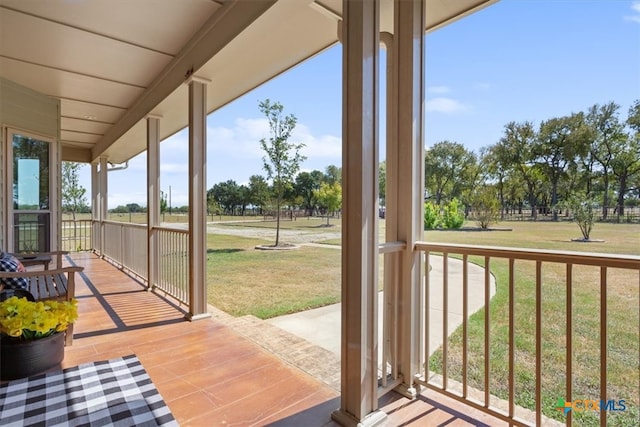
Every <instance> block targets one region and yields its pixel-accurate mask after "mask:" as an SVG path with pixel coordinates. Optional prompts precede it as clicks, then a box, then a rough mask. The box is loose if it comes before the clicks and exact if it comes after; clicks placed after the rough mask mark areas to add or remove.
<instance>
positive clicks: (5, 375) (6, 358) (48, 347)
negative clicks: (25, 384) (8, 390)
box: [0, 332, 64, 380]
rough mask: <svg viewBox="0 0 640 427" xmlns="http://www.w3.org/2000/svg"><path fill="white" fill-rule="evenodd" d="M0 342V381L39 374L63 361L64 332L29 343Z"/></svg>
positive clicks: (4, 340) (5, 340)
mask: <svg viewBox="0 0 640 427" xmlns="http://www.w3.org/2000/svg"><path fill="white" fill-rule="evenodd" d="M5 338H6V337H3V339H2V340H1V341H0V379H2V380H15V379H17V378H25V377H30V376H32V375H35V374H39V373H41V372H44V371H46V370H48V369H51V368H53V367H54V366H56V365H58V364H59V363H60V362H62V359H64V332H58V333H55V334H53V335H51V336H48V337H46V338H40V339H37V340H30V341H14V340H11V339H5Z"/></svg>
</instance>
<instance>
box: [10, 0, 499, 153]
mask: <svg viewBox="0 0 640 427" xmlns="http://www.w3.org/2000/svg"><path fill="white" fill-rule="evenodd" d="M496 1H497V0H427V8H426V9H427V11H426V22H427V28H426V30H427V31H430V30H434V29H437V28H438V27H440V26H443V25H446V24H447V23H449V22H451V21H453V20H455V19H458V18H460V17H462V16H464V15H466V14H469V13H472V12H474V11H475V10H477V9H479V8H481V7H484V6H486V5H489V4H491V3H494V2H496ZM392 5H393V1H392V0H383V6H382V16H381V20H382V23H381V24H382V29H383V31H391V29H392V23H393V7H392ZM341 15H342V0H315V1H314V0H262V1H243V0H180V1H175V0H136V1H126V2H125V1H118V2H113V1H112V0H83V1H72V0H47V1H35V0H34V1H24V0H0V76H1V77H4V78H6V79H8V80H11V81H14V82H16V83H18V84H21V85H23V86H26V87H29V88H31V89H33V90H36V91H38V92H41V93H44V94H46V95H49V96H52V97H55V98H59V99H60V102H61V134H60V140H61V142H62V146H63V160H76V161H85V162H88V161H92V160H95V159H97V158H98V157H100V156H107V157H108V159H109V161H110V162H112V163H121V162H124V161H126V160H128V159H130V158H131V157H133V156H135V155H137V154H139V153H140V152H142V151H144V150H145V149H146V136H145V134H146V131H145V121H144V118H145V117H146V116H147V115H148V114H153V115H160V116H162V120H161V126H160V128H161V129H160V132H161V138H162V139H164V138H167V137H168V136H170V135H172V134H174V133H176V132H178V131H179V130H181V129H183V128H184V127H186V126H187V124H188V116H187V113H188V111H187V99H188V95H187V86H186V85H185V84H184V82H185V80H186V78H187V77H188V76H189V75H191V74H193V75H195V76H197V77H200V78H205V79H208V80H211V83H210V85H209V86H210V87H209V90H208V99H207V111H208V112H209V113H211V112H213V111H215V110H217V109H219V108H220V107H222V106H224V105H226V104H227V103H229V102H231V101H233V100H234V99H236V98H238V97H239V96H241V95H243V94H245V93H247V92H248V91H250V90H251V89H253V88H255V87H257V86H259V85H260V84H262V83H264V82H266V81H268V80H269V79H272V78H273V77H275V76H277V75H278V74H280V73H282V72H284V71H286V70H288V69H289V68H291V67H293V66H295V65H296V64H298V63H300V62H302V61H304V60H306V59H308V58H310V57H312V56H314V55H316V54H317V53H319V52H321V51H323V50H325V49H327V48H328V47H330V46H332V45H334V44H335V43H337V42H338V38H337V23H338V20H339V19H340V17H341Z"/></svg>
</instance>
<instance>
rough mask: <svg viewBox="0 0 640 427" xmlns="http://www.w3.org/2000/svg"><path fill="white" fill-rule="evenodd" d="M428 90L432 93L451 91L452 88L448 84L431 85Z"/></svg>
mask: <svg viewBox="0 0 640 427" xmlns="http://www.w3.org/2000/svg"><path fill="white" fill-rule="evenodd" d="M427 92H430V93H449V92H451V89H449V87H448V86H429V87H428V88H427Z"/></svg>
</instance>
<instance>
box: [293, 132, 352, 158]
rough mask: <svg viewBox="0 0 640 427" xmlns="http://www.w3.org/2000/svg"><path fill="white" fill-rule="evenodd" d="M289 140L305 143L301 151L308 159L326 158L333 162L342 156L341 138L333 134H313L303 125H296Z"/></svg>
mask: <svg viewBox="0 0 640 427" xmlns="http://www.w3.org/2000/svg"><path fill="white" fill-rule="evenodd" d="M291 140H292V142H302V143H303V144H304V145H305V146H304V148H303V149H302V150H301V153H302V154H303V155H305V156H306V157H307V158H309V159H316V158H323V159H325V158H326V159H331V160H333V161H334V163H335V162H339V161H340V158H341V157H342V138H340V137H337V136H334V135H320V136H314V135H312V134H311V131H310V130H309V128H308V127H306V126H305V125H301V124H299V125H297V126H296V129H295V131H294V133H293V135H292V137H291ZM328 164H329V163H327V165H328Z"/></svg>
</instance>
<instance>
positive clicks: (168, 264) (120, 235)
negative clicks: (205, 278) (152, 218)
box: [93, 221, 189, 304]
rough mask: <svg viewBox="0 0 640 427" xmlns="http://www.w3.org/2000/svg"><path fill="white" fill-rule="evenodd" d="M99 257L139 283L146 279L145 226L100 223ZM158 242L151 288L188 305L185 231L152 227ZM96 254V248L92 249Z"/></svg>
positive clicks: (97, 226)
mask: <svg viewBox="0 0 640 427" xmlns="http://www.w3.org/2000/svg"><path fill="white" fill-rule="evenodd" d="M100 227H101V226H100V223H99V222H94V224H93V232H94V233H100V232H101V231H100ZM102 227H103V230H102V231H103V232H102V233H101V234H99V235H101V236H103V239H104V241H103V242H102V247H103V253H102V254H101V255H102V256H104V257H106V258H108V259H109V260H110V261H111V262H113V263H114V264H117V265H119V266H121V267H122V268H123V269H126V270H127V271H128V272H130V273H133V274H135V275H136V276H138V277H139V278H140V279H142V280H143V281H145V282H147V283H148V281H149V277H148V243H147V242H148V238H147V226H146V225H145V224H132V223H125V222H116V221H103V222H102ZM153 232H154V233H156V237H157V241H158V265H159V268H158V278H157V282H156V283H154V284H151V285H152V286H153V287H154V288H157V289H160V290H162V291H164V292H166V293H167V294H169V295H171V296H172V297H174V298H176V299H177V300H178V301H180V302H182V303H184V304H188V303H189V288H188V286H189V270H188V266H189V257H188V249H187V248H188V236H189V232H188V231H187V230H181V229H174V228H165V227H156V228H154V229H153ZM95 249H96V250H97V249H98V248H95Z"/></svg>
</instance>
